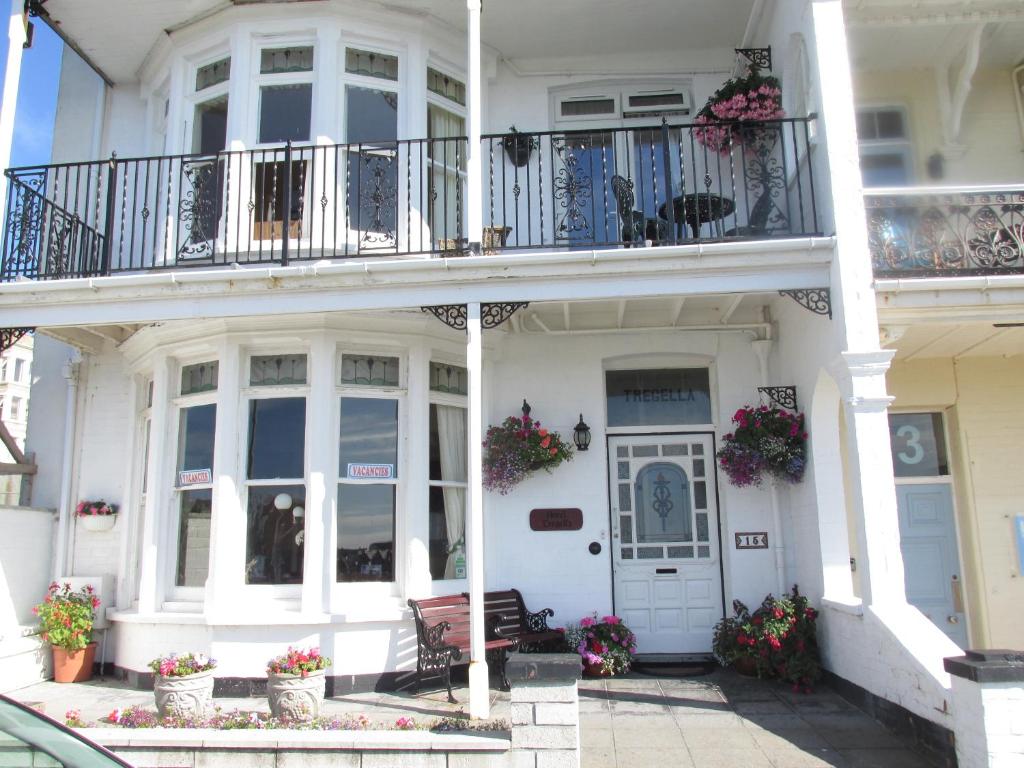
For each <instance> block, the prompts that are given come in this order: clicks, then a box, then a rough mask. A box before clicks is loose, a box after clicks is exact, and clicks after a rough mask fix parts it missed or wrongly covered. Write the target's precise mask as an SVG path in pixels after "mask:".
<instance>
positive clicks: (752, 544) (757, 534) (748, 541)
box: [736, 531, 768, 549]
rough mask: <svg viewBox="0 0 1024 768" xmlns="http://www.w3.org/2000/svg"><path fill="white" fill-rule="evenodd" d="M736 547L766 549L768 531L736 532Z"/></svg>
mask: <svg viewBox="0 0 1024 768" xmlns="http://www.w3.org/2000/svg"><path fill="white" fill-rule="evenodd" d="M736 549H768V532H767V531H745V532H743V533H737V534H736Z"/></svg>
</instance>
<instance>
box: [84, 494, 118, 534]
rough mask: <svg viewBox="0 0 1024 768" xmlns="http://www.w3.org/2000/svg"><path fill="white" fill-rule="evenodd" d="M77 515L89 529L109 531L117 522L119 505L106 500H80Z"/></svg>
mask: <svg viewBox="0 0 1024 768" xmlns="http://www.w3.org/2000/svg"><path fill="white" fill-rule="evenodd" d="M75 517H77V518H78V519H79V521H80V522H81V523H82V527H84V528H85V529H86V530H87V531H96V532H100V531H109V530H110V529H111V528H113V527H114V523H116V522H117V505H116V504H107V502H105V501H102V500H100V501H80V502H78V506H77V507H75Z"/></svg>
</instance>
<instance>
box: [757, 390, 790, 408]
mask: <svg viewBox="0 0 1024 768" xmlns="http://www.w3.org/2000/svg"><path fill="white" fill-rule="evenodd" d="M757 391H758V393H759V394H760V395H762V396H763V397H766V398H768V402H769V404H771V405H777V406H779V408H788V409H789V410H791V411H795V410H796V409H797V407H796V387H793V386H789V387H758V388H757Z"/></svg>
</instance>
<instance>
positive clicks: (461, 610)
mask: <svg viewBox="0 0 1024 768" xmlns="http://www.w3.org/2000/svg"><path fill="white" fill-rule="evenodd" d="M408 602H409V607H410V608H412V613H413V617H414V618H415V620H416V684H415V690H416V691H419V687H420V684H421V683H422V682H423V679H424V678H427V677H440V678H441V679H442V680H443V681H444V684H445V687H446V688H447V689H448V701H450V702H452V703H455V697H454V696H452V676H451V668H452V664H456V663H462V664H468V663H469V597H468V596H467V595H465V594H462V595H446V596H444V597H430V598H426V599H424V600H409V601H408ZM515 647H516V641H515V640H509V639H506V638H494V639H490V640H487V641H486V642H485V644H484V650H485V651H486V654H487V659H488V663H489V664H491V665H493V667H494V669H495V670H496V671H497V673H498V675H499V679H500V680H501V685H502V687H503V688H504V689H505V690H508V687H509V685H508V679H507V678H506V677H505V657H506V653H507V652H508V650H509V649H510V648H511V649H515Z"/></svg>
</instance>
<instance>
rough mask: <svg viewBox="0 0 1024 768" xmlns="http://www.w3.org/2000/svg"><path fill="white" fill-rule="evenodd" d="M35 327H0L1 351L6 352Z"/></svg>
mask: <svg viewBox="0 0 1024 768" xmlns="http://www.w3.org/2000/svg"><path fill="white" fill-rule="evenodd" d="M34 330H35V328H0V352H6V351H7V350H8V349H10V348H11V347H13V346H14V345H15V344H17V343H18V341H19V340H20V339H21V337H22V336H24V335H25V334H26V333H32V332H33V331H34Z"/></svg>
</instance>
